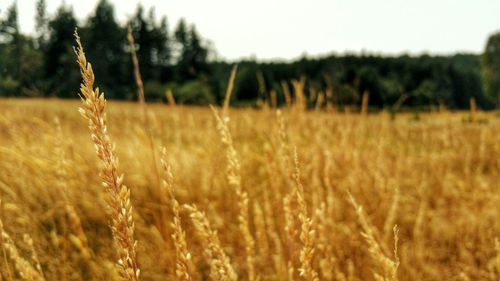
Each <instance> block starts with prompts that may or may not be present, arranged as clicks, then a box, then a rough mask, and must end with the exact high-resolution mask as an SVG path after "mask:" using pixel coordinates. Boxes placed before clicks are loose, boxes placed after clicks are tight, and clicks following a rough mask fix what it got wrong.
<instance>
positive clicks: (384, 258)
mask: <svg viewBox="0 0 500 281" xmlns="http://www.w3.org/2000/svg"><path fill="white" fill-rule="evenodd" d="M348 195H349V200H350V202H351V204H352V206H353V207H354V209H355V211H356V215H357V216H358V220H359V223H360V224H361V227H362V228H363V232H361V235H362V236H363V237H364V238H365V240H366V243H367V244H368V251H369V252H370V254H371V256H372V258H373V259H374V260H375V261H376V262H377V264H378V266H379V267H380V268H381V273H382V274H379V273H376V272H375V273H374V278H375V280H377V281H397V280H398V278H397V272H398V267H399V258H398V255H397V243H398V237H399V236H398V234H399V230H398V228H397V226H394V228H393V232H394V259H391V258H390V257H388V255H387V254H386V253H385V250H384V248H383V247H382V245H381V244H380V243H379V242H378V241H377V238H376V231H375V229H374V227H373V226H372V225H370V223H369V222H368V219H367V218H366V216H365V214H364V212H363V207H361V206H360V205H359V204H358V203H357V202H356V200H355V199H354V197H353V196H352V195H351V193H349V194H348Z"/></svg>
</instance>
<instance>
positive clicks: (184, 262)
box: [160, 148, 191, 281]
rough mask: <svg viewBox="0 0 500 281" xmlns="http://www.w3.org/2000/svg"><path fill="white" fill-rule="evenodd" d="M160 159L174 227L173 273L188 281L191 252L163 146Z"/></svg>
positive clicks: (189, 277) (181, 279) (181, 280)
mask: <svg viewBox="0 0 500 281" xmlns="http://www.w3.org/2000/svg"><path fill="white" fill-rule="evenodd" d="M160 160H161V164H162V168H163V176H164V178H163V182H162V184H163V187H164V188H166V189H167V192H168V195H169V197H170V201H171V202H172V212H173V214H174V218H173V222H172V224H171V225H172V228H173V229H174V233H172V240H174V246H175V254H176V261H175V275H176V276H177V280H179V281H190V280H191V275H190V274H189V265H190V259H191V254H190V253H189V251H188V249H187V243H186V233H185V232H184V230H183V229H182V225H181V216H180V207H179V202H178V201H177V199H176V198H175V190H174V176H173V174H172V167H171V166H170V164H169V163H168V162H167V157H166V149H165V148H162V150H161V157H160Z"/></svg>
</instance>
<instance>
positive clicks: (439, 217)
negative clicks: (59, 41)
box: [0, 53, 500, 281]
mask: <svg viewBox="0 0 500 281" xmlns="http://www.w3.org/2000/svg"><path fill="white" fill-rule="evenodd" d="M77 55H78V60H79V61H78V62H79V64H80V67H81V68H82V73H83V74H84V78H85V80H84V82H83V83H82V89H81V95H82V98H83V99H82V101H77V100H74V101H71V100H67V101H63V100H36V99H29V100H22V99H13V100H7V99H5V100H0V159H1V161H0V199H1V206H0V210H1V212H0V233H1V235H0V238H1V239H0V247H1V248H0V251H1V258H0V273H1V274H0V280H9V281H10V280H214V281H215V280H250V281H257V280H262V281H264V280H307V281H313V280H339V281H354V280H387V281H389V280H390V281H396V280H400V281H406V280H408V281H413V280H491V281H496V280H500V244H499V240H498V239H499V237H500V220H499V214H500V190H499V185H498V182H499V181H500V176H499V172H500V159H499V157H498V156H499V155H500V135H499V134H498V130H499V129H500V119H499V118H498V117H497V116H495V115H494V114H493V113H479V112H478V113H476V112H474V113H473V114H474V118H473V119H474V120H473V121H476V122H470V120H471V118H470V116H469V113H467V112H457V113H451V112H447V113H426V114H421V115H420V117H419V118H418V119H415V118H414V116H412V115H411V114H400V115H398V116H397V117H396V119H394V120H393V119H391V118H390V116H389V115H388V114H386V113H378V114H366V112H365V114H357V113H339V112H323V111H305V110H303V108H300V107H295V106H294V107H291V108H290V107H284V108H281V109H280V110H277V109H275V108H274V109H273V108H262V109H249V108H247V109H245V108H239V109H236V108H228V107H227V106H226V107H224V108H222V109H218V108H211V109H210V108H205V107H183V106H173V105H171V106H168V105H165V104H148V105H147V107H146V105H144V104H142V105H138V104H135V103H126V102H109V103H108V104H106V103H105V101H104V98H103V96H102V94H101V93H100V92H98V90H96V88H95V86H96V85H94V84H93V79H94V78H93V74H92V73H91V70H89V68H88V65H87V63H86V61H85V58H84V55H83V53H77ZM97 86H98V85H97ZM76 90H77V89H75V91H76ZM82 102H83V103H82ZM80 107H81V108H82V109H80V113H79V112H78V108H80ZM476 114H480V116H476ZM81 115H83V116H84V117H85V118H82V116H81ZM89 129H90V131H89ZM96 151H97V156H96ZM122 175H123V177H122Z"/></svg>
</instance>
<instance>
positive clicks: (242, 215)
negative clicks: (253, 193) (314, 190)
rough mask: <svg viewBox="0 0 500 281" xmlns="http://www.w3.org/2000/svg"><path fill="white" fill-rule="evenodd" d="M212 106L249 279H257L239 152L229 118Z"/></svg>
mask: <svg viewBox="0 0 500 281" xmlns="http://www.w3.org/2000/svg"><path fill="white" fill-rule="evenodd" d="M211 108H212V111H213V113H214V117H215V120H216V122H217V129H218V130H219V134H220V138H221V141H222V143H223V144H224V149H225V151H226V160H227V170H226V173H227V181H228V182H229V186H230V187H231V189H234V190H235V192H236V196H237V197H238V202H237V205H238V212H239V214H238V226H239V228H240V231H241V234H242V235H243V240H244V241H245V254H246V266H247V271H248V280H250V281H255V280H257V279H258V277H257V276H256V273H255V240H254V238H253V236H252V234H251V233H250V227H249V222H248V218H249V215H248V211H249V210H248V193H247V192H246V191H244V190H243V188H242V186H241V173H240V162H239V159H238V154H237V153H236V150H235V149H234V147H233V140H232V137H231V133H230V132H229V128H228V127H227V122H228V120H229V119H226V120H222V118H221V117H220V116H219V113H218V112H217V110H216V109H215V108H214V107H211Z"/></svg>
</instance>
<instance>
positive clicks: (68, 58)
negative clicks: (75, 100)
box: [44, 5, 80, 97]
mask: <svg viewBox="0 0 500 281" xmlns="http://www.w3.org/2000/svg"><path fill="white" fill-rule="evenodd" d="M76 26H77V22H76V19H75V16H74V15H73V10H72V8H70V7H68V6H65V5H62V6H61V7H59V9H58V10H57V12H56V14H55V16H54V18H53V19H51V20H50V21H49V38H48V40H47V46H46V49H45V52H44V77H45V79H46V80H47V85H46V87H47V88H46V91H47V93H48V94H49V95H54V96H59V97H76V92H77V90H78V85H79V80H80V79H79V73H78V70H77V68H76V67H75V58H74V53H73V44H74V37H73V33H74V31H75V28H76Z"/></svg>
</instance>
